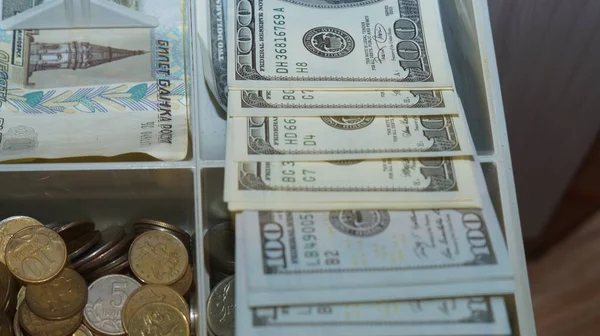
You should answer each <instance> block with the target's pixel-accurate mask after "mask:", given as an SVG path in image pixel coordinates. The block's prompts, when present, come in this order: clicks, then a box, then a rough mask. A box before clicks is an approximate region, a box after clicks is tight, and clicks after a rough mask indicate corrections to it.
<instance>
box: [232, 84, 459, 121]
mask: <svg viewBox="0 0 600 336" xmlns="http://www.w3.org/2000/svg"><path fill="white" fill-rule="evenodd" d="M229 96H230V98H229V105H228V106H229V110H228V114H229V116H233V117H287V116H296V117H311V116H343V115H398V114H406V115H418V116H422V115H439V114H455V113H456V111H457V106H456V96H455V94H454V92H452V91H441V90H387V91H386V90H372V91H314V90H293V89H290V90H281V89H279V90H232V91H231V92H229Z"/></svg>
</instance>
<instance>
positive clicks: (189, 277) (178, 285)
mask: <svg viewBox="0 0 600 336" xmlns="http://www.w3.org/2000/svg"><path fill="white" fill-rule="evenodd" d="M193 282H194V271H193V270H192V266H191V265H188V267H187V269H186V270H185V273H184V274H183V276H182V277H181V279H179V280H177V281H176V282H175V283H174V284H171V285H169V286H170V287H171V288H173V289H174V290H175V291H176V292H177V293H179V294H181V295H183V296H185V295H186V294H187V293H188V292H189V291H190V288H192V283H193Z"/></svg>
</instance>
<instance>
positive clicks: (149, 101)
mask: <svg viewBox="0 0 600 336" xmlns="http://www.w3.org/2000/svg"><path fill="white" fill-rule="evenodd" d="M26 3H29V4H30V6H32V5H33V4H35V3H36V2H35V1H33V2H32V1H29V2H24V1H21V2H11V1H6V0H5V1H4V2H3V15H7V14H6V13H9V15H10V13H13V12H18V11H22V10H25V9H26V8H24V6H25V4H26ZM118 3H121V4H123V5H127V6H134V7H136V8H137V9H138V10H139V11H141V12H144V13H145V14H148V15H152V16H154V17H156V18H157V19H158V20H159V23H160V25H159V26H158V27H156V28H136V29H131V28H127V29H71V30H69V29H61V30H15V31H0V76H2V78H0V161H5V160H13V159H23V158H65V157H78V156H114V155H119V154H124V153H136V152H139V153H145V154H149V155H152V156H154V157H156V158H158V159H162V160H179V159H183V158H184V157H185V156H186V155H187V148H188V118H187V105H188V104H187V99H188V92H187V88H186V75H187V74H186V72H185V69H186V65H185V63H186V62H187V60H186V57H185V54H184V50H185V46H184V44H185V43H186V42H185V34H187V32H186V31H185V22H184V15H185V12H186V6H187V4H186V2H185V1H181V0H167V1H158V0H140V1H118ZM17 5H23V6H20V7H19V6H17ZM7 6H15V7H13V8H12V9H11V8H9V7H7ZM17 7H18V8H17ZM15 8H17V9H15ZM13 14H14V13H13Z"/></svg>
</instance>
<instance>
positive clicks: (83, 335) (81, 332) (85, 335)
mask: <svg viewBox="0 0 600 336" xmlns="http://www.w3.org/2000/svg"><path fill="white" fill-rule="evenodd" d="M73 336H94V334H92V332H91V331H90V329H88V327H86V326H85V324H82V325H80V326H79V328H77V330H76V331H75V332H74V333H73Z"/></svg>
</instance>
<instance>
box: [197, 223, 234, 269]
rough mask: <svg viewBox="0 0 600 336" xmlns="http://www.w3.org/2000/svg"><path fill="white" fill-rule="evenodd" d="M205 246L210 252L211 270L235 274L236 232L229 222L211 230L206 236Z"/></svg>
mask: <svg viewBox="0 0 600 336" xmlns="http://www.w3.org/2000/svg"><path fill="white" fill-rule="evenodd" d="M204 246H205V247H206V249H207V251H208V256H209V258H210V263H211V268H215V269H219V270H221V271H222V273H229V274H233V273H234V272H235V232H233V231H232V230H231V226H230V224H229V222H222V223H220V224H217V225H215V226H213V227H212V228H210V230H208V231H207V232H206V235H204Z"/></svg>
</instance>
